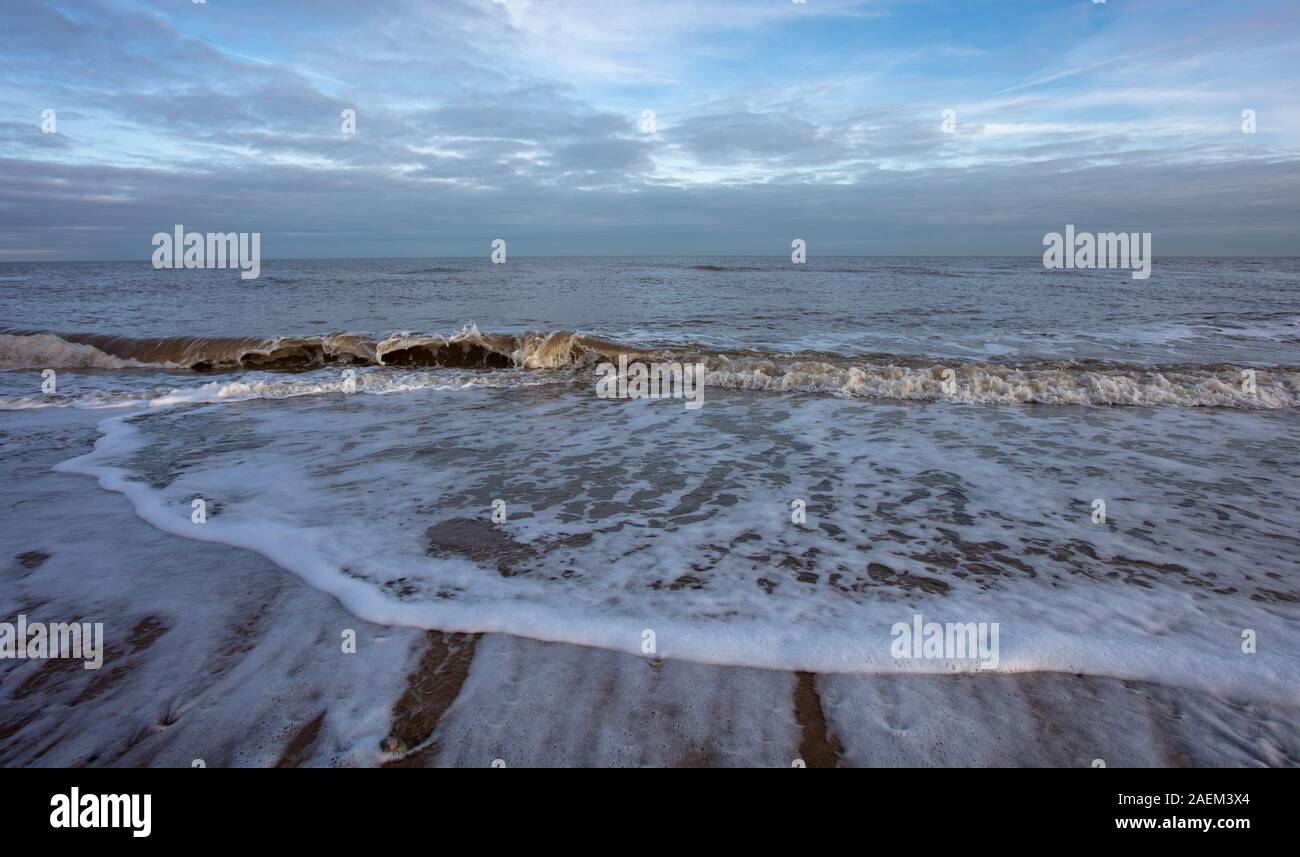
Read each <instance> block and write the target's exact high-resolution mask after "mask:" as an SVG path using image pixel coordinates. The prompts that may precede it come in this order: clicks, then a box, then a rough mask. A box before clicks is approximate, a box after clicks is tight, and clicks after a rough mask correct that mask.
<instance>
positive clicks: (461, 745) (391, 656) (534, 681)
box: [0, 410, 1300, 767]
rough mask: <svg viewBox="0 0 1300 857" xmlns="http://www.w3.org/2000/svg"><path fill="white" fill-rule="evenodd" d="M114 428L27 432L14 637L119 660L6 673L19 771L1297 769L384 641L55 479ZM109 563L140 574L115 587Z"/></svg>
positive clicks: (19, 438)
mask: <svg viewBox="0 0 1300 857" xmlns="http://www.w3.org/2000/svg"><path fill="white" fill-rule="evenodd" d="M101 416H102V414H93V413H86V412H76V411H71V410H69V411H65V412H64V414H63V415H62V417H63V419H62V420H61V421H60V422H61V428H60V430H59V431H58V432H45V433H42V431H41V430H40V426H41V425H43V424H46V423H47V422H48V419H49V417H48V415H35V414H22V413H16V414H9V415H7V416H6V423H5V426H4V445H3V456H4V459H5V460H4V466H5V467H6V469H7V470H8V471H9V472H11V473H13V474H14V475H15V477H17V478H12V479H8V480H6V481H5V482H4V484H3V488H0V503H3V505H5V506H6V508H8V509H9V510H10V511H9V513H8V514H6V516H5V518H4V524H3V526H4V536H5V538H4V544H5V545H6V546H7V548H9V550H10V551H11V552H12V555H11V556H7V557H5V558H3V560H2V561H0V576H3V580H4V583H5V585H4V586H3V588H2V589H0V613H3V615H4V616H5V617H6V618H7V619H9V620H10V621H12V617H13V616H15V615H16V614H18V613H25V614H27V615H28V616H30V617H32V618H33V619H40V618H44V617H59V618H65V619H67V620H69V621H71V620H72V619H73V618H75V617H87V616H93V617H95V618H96V619H97V620H102V621H104V622H105V624H106V637H107V639H108V646H107V650H106V654H105V663H104V665H103V667H102V668H101V669H99V670H83V669H82V668H81V664H80V662H77V661H67V660H51V661H44V662H20V661H12V660H9V661H3V662H0V764H3V765H6V766H29V765H58V766H112V765H125V766H182V767H184V766H191V765H194V764H196V760H202V761H201V763H202V764H205V765H207V766H209V767H215V766H231V765H252V766H273V765H287V766H395V767H413V766H414V767H423V766H430V767H440V766H466V767H487V766H491V765H492V764H493V763H494V761H495V760H500V762H498V764H500V763H504V764H505V765H507V766H525V765H537V766H589V765H590V766H595V765H616V766H620V765H621V766H638V765H641V766H644V765H651V766H721V765H741V766H756V767H789V766H791V765H792V764H796V760H799V759H801V760H803V762H804V763H805V764H806V765H807V766H809V767H832V766H842V767H870V766H892V765H912V766H942V765H975V766H1063V767H1087V766H1090V765H1092V764H1093V763H1094V760H1096V759H1101V760H1103V761H1104V762H1105V764H1106V765H1107V766H1108V767H1132V766H1202V765H1205V766H1219V765H1227V766H1261V765H1268V766H1279V765H1282V766H1292V765H1296V764H1300V716H1298V715H1300V709H1297V708H1290V707H1284V706H1278V705H1270V704H1261V703H1252V702H1244V701H1239V700H1234V699H1230V698H1221V697H1219V696H1216V695H1212V694H1208V693H1205V692H1200V691H1191V690H1188V689H1186V688H1176V687H1167V686H1161V685H1157V684H1150V683H1143V682H1134V681H1122V680H1118V679H1112V678H1104V677H1086V676H1077V675H1067V674H1059V673H1027V674H1020V675H969V674H967V675H954V676H916V675H911V676H863V675H836V674H824V675H813V674H810V673H792V672H786V671H781V670H767V669H753V668H743V667H718V666H711V665H706V664H699V663H692V662H688V661H682V660H673V659H657V658H651V657H638V656H635V655H630V654H624V653H618V652H610V651H602V650H598V649H591V648H586V647H581V646H574V645H566V644H555V643H542V642H537V641H533V640H528V639H523V638H519V637H513V636H508V635H503V634H482V635H463V634H443V633H440V632H436V631H428V632H426V631H422V630H419V629H412V628H393V627H383V626H378V625H374V624H370V623H366V622H363V621H361V620H359V619H357V618H355V617H354V616H352V615H351V614H349V613H348V612H347V611H345V610H344V609H343V608H342V607H341V606H340V605H339V604H338V603H337V602H336V601H335V600H334V599H333V598H331V597H330V596H327V595H324V594H322V593H320V592H318V591H316V590H314V589H312V588H311V587H309V586H307V585H306V584H304V583H303V582H302V581H301V580H299V579H298V578H297V577H295V576H294V575H292V574H289V573H288V572H285V571H283V570H281V569H278V568H276V567H275V566H273V565H272V564H271V563H269V562H268V561H267V560H266V559H264V558H262V557H260V556H259V555H257V554H255V553H252V552H250V551H246V550H239V549H234V548H230V547H227V546H223V545H218V544H207V543H203V542H199V541H193V540H189V539H182V538H178V537H175V536H171V535H167V534H165V533H162V532H160V531H158V530H156V529H154V528H152V527H150V526H149V525H147V524H145V523H144V522H143V521H141V520H140V519H139V518H138V517H136V515H135V514H134V512H133V510H132V509H131V506H130V504H129V503H128V502H127V500H126V499H125V498H124V497H122V496H121V495H119V494H116V493H111V492H106V491H103V490H101V489H99V488H98V487H96V486H95V484H94V482H93V480H90V479H87V478H85V477H81V476H76V475H71V474H63V473H55V472H51V471H50V467H51V466H52V465H53V464H54V463H56V462H57V461H60V460H64V459H66V458H68V457H70V456H72V455H76V454H78V452H79V451H81V448H82V447H84V448H86V449H89V447H90V445H91V443H92V442H93V440H94V438H95V437H96V432H95V423H96V422H97V419H98V418H100V417H101ZM104 544H112V545H113V549H114V551H115V552H116V553H117V554H119V560H120V561H118V562H114V563H111V564H103V563H98V562H96V557H95V555H94V553H93V547H94V546H96V545H101V546H102V545H104ZM90 576H93V577H94V580H93V581H92V580H88V579H87V578H88V577H90ZM96 593H97V594H96ZM345 629H353V630H355V631H356V635H357V650H356V653H355V654H344V653H343V652H342V651H341V645H340V640H341V635H342V633H343V631H344V630H345Z"/></svg>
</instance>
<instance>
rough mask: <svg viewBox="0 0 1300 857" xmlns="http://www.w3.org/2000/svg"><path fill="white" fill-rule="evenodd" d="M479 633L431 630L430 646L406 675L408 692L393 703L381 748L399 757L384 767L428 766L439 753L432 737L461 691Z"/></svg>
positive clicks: (386, 763)
mask: <svg viewBox="0 0 1300 857" xmlns="http://www.w3.org/2000/svg"><path fill="white" fill-rule="evenodd" d="M480 636H481V635H479V634H444V633H442V632H440V631H430V632H428V640H429V647H428V648H427V649H426V650H425V652H424V654H423V655H421V656H420V663H419V665H418V666H417V667H416V668H415V670H413V671H412V672H411V673H410V674H409V675H408V676H407V677H406V692H405V693H403V694H402V697H401V699H399V700H397V703H396V704H395V705H394V706H393V725H392V728H391V729H389V732H388V737H387V738H385V739H384V741H383V743H382V745H381V749H382V750H384V752H386V753H393V754H396V755H397V758H395V759H391V760H389V761H387V762H385V763H384V767H385V768H422V767H426V766H427V765H428V763H429V760H430V759H431V758H432V757H433V755H434V754H435V753H437V751H438V746H437V744H434V743H430V740H429V739H430V738H431V737H432V736H433V731H434V729H436V728H437V726H438V721H439V720H441V719H442V715H443V714H444V713H445V712H446V711H447V709H448V708H450V707H451V704H452V703H453V702H455V701H456V697H457V696H458V695H459V694H460V689H461V686H462V685H463V684H464V683H465V679H466V677H467V676H468V675H469V665H470V663H471V662H472V661H473V660H474V646H475V645H476V644H477V643H478V639H479V637H480Z"/></svg>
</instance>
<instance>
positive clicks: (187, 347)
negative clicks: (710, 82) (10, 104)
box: [0, 325, 1300, 409]
mask: <svg viewBox="0 0 1300 857" xmlns="http://www.w3.org/2000/svg"><path fill="white" fill-rule="evenodd" d="M620 354H625V355H627V356H628V359H629V360H640V361H643V362H650V361H656V362H679V363H703V364H704V365H705V366H706V368H707V374H706V384H707V386H711V387H721V388H729V389H736V390H759V391H776V392H790V393H824V394H832V395H837V396H842V397H849V398H873V399H913V400H928V401H947V402H954V403H969V404H1016V403H1024V404H1029V403H1039V404H1055V405H1133V406H1146V407H1161V406H1174V407H1222V408H1241V409H1261V408H1262V409H1277V408H1290V407H1296V406H1297V405H1298V404H1300V368H1297V367H1285V366H1282V367H1266V368H1257V369H1254V370H1253V371H1254V379H1253V380H1254V390H1253V391H1251V390H1249V389H1248V386H1249V385H1248V383H1247V374H1248V373H1247V371H1246V367H1241V366H1234V365H1229V364H1208V365H1205V364H1163V365H1140V364H1124V363H1111V362H1104V361H1096V360H1038V359H1035V360H1023V361H1019V362H1017V363H1015V364H1014V365H1012V364H1001V363H994V362H963V361H959V360H944V359H942V358H935V357H932V356H920V355H898V354H881V353H877V354H865V355H858V356H851V357H850V356H843V355H838V354H831V353H826V352H816V351H802V352H776V351H772V352H765V351H760V350H753V349H749V350H746V349H711V348H705V347H699V346H687V345H678V346H668V347H657V348H652V347H645V346H632V345H628V344H624V343H619V342H614V341H610V340H605V339H598V338H596V337H592V336H588V335H584V334H580V333H575V332H570V331H549V332H548V331H529V332H525V333H513V334H512V333H484V332H482V331H480V330H479V329H478V328H477V327H476V326H474V325H469V326H467V327H465V328H464V329H462V330H461V331H460V332H458V333H455V334H452V335H450V336H442V335H438V334H428V333H411V332H400V333H394V334H391V335H389V336H387V337H384V338H374V337H370V336H366V335H364V334H357V333H332V334H323V335H312V336H279V337H270V338H254V337H165V338H158V339H140V338H131V337H123V336H110V335H103V334H89V333H63V334H57V335H56V334H52V333H46V332H39V331H5V332H0V368H43V367H53V368H96V369H127V368H140V367H157V368H167V369H187V370H191V371H194V372H218V371H227V372H229V371H243V370H281V371H307V370H311V369H320V368H325V367H330V366H358V367H364V366H370V367H398V368H403V369H420V368H455V369H467V370H479V371H481V370H506V369H509V370H555V369H567V370H571V371H572V373H573V374H572V378H573V379H574V380H575V381H579V382H583V383H585V382H587V381H589V380H590V376H591V372H590V370H592V369H594V368H595V367H596V366H597V365H598V364H600V363H603V362H606V361H608V362H611V363H616V362H617V361H618V357H619V355H620ZM309 386H310V385H309Z"/></svg>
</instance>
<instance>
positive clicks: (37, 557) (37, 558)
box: [14, 551, 50, 571]
mask: <svg viewBox="0 0 1300 857" xmlns="http://www.w3.org/2000/svg"><path fill="white" fill-rule="evenodd" d="M49 558H50V555H49V554H47V553H45V552H44V551H25V552H24V553H20V554H18V556H16V557H14V559H16V560H18V564H19V565H21V566H22V567H23V568H25V569H27V570H28V571H31V570H32V569H36V568H40V567H41V566H42V565H44V564H45V561H46V560H47V559H49Z"/></svg>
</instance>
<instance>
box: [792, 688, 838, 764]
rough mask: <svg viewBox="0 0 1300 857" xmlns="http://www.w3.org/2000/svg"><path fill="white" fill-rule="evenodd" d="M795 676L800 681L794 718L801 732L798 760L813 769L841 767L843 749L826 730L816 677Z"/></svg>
mask: <svg viewBox="0 0 1300 857" xmlns="http://www.w3.org/2000/svg"><path fill="white" fill-rule="evenodd" d="M795 676H796V678H798V680H799V681H798V684H797V685H796V686H795V690H794V716H795V720H797V721H798V722H799V726H800V728H801V729H802V734H801V735H800V737H799V758H801V759H803V761H804V764H805V765H807V766H808V767H810V768H839V767H842V766H843V759H842V756H843V753H844V748H843V747H842V746H841V745H840V742H839V741H838V740H837V739H836V738H835V736H834V735H832V734H830V732H829V731H828V729H827V727H826V712H824V711H823V710H822V698H821V695H820V694H818V693H817V676H816V675H815V674H814V673H809V672H797V673H795Z"/></svg>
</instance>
